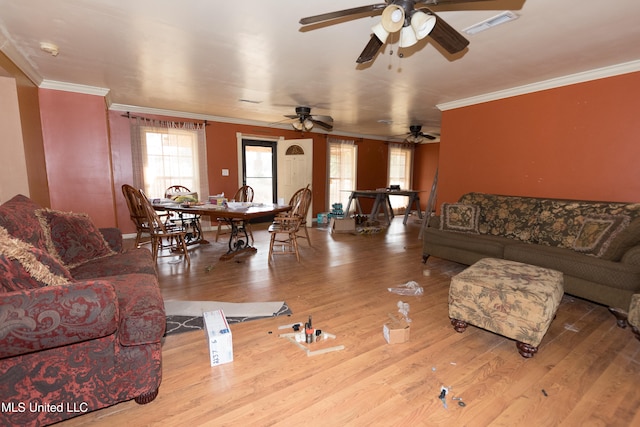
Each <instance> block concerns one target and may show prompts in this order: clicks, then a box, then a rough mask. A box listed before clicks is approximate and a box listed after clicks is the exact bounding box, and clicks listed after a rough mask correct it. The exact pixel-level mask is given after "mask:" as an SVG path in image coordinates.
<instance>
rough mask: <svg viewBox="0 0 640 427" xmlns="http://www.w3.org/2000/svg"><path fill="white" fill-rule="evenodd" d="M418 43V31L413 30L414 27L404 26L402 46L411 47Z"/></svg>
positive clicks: (401, 32) (401, 31)
mask: <svg viewBox="0 0 640 427" xmlns="http://www.w3.org/2000/svg"><path fill="white" fill-rule="evenodd" d="M416 43H418V39H417V38H416V33H414V32H413V28H411V27H402V30H400V43H399V46H400V47H403V48H404V47H411V46H413V45H414V44H416Z"/></svg>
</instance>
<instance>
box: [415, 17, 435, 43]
mask: <svg viewBox="0 0 640 427" xmlns="http://www.w3.org/2000/svg"><path fill="white" fill-rule="evenodd" d="M435 26H436V17H435V16H433V15H428V14H426V13H424V12H420V11H417V12H415V13H414V14H413V16H411V28H413V31H414V32H415V34H416V37H417V38H418V40H422V39H423V38H425V37H427V36H428V35H429V33H430V32H431V30H433V27H435Z"/></svg>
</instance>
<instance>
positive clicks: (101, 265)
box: [70, 248, 157, 280]
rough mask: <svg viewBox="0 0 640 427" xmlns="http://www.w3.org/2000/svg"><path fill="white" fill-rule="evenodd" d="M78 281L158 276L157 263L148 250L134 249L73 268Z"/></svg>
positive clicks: (72, 271) (73, 274)
mask: <svg viewBox="0 0 640 427" xmlns="http://www.w3.org/2000/svg"><path fill="white" fill-rule="evenodd" d="M70 271H71V275H72V276H73V278H74V279H76V280H83V279H94V278H100V277H106V276H116V275H120V274H130V273H144V274H150V275H152V276H156V274H157V272H156V263H155V262H154V261H153V257H152V256H151V251H150V250H149V249H147V248H132V249H129V250H128V251H126V252H122V253H117V254H115V255H112V256H109V257H102V258H96V259H92V260H91V261H87V262H85V263H84V264H81V265H79V266H77V267H74V268H71V269H70Z"/></svg>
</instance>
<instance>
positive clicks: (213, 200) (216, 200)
mask: <svg viewBox="0 0 640 427" xmlns="http://www.w3.org/2000/svg"><path fill="white" fill-rule="evenodd" d="M209 203H210V204H212V205H216V206H224V205H225V204H226V203H227V198H226V197H216V196H209Z"/></svg>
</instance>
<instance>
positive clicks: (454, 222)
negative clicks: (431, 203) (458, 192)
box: [440, 203, 480, 234]
mask: <svg viewBox="0 0 640 427" xmlns="http://www.w3.org/2000/svg"><path fill="white" fill-rule="evenodd" d="M440 216H441V221H440V229H441V230H446V231H459V232H464V233H476V234H478V232H479V231H478V220H479V218H480V208H479V207H478V206H477V205H466V204H463V203H443V204H442V207H441V214H440Z"/></svg>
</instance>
